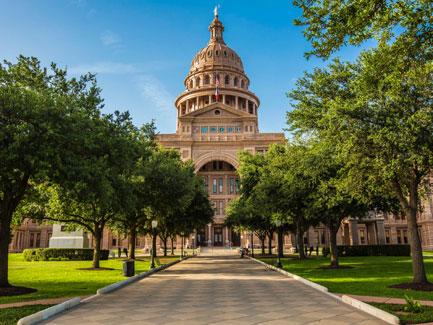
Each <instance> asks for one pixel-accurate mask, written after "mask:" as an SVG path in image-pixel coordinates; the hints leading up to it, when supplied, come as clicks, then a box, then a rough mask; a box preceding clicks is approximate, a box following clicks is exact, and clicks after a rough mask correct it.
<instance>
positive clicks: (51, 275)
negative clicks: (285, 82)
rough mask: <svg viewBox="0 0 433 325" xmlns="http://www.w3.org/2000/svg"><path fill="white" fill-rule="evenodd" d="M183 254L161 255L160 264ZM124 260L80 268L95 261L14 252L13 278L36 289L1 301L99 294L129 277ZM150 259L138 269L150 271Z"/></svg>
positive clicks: (138, 263)
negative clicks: (48, 258) (30, 256)
mask: <svg viewBox="0 0 433 325" xmlns="http://www.w3.org/2000/svg"><path fill="white" fill-rule="evenodd" d="M178 258H179V257H177V256H174V257H171V256H170V257H158V258H157V260H156V265H157V266H159V265H162V264H167V263H170V262H172V261H174V260H176V259H178ZM122 261H123V259H113V260H108V261H101V267H106V268H111V269H112V270H100V271H89V270H78V269H79V268H88V267H91V266H92V262H91V261H40V262H26V261H24V259H23V257H22V254H10V257H9V280H10V283H11V284H13V285H16V286H23V287H29V288H35V289H37V290H38V291H37V292H35V293H32V294H27V295H20V296H12V297H0V304H5V303H12V302H20V301H29V300H38V299H47V298H58V297H82V296H89V295H93V294H95V293H96V290H97V289H99V288H102V287H105V286H107V285H109V284H112V283H114V282H117V281H121V280H124V279H126V278H125V277H124V276H123V275H122ZM149 267H150V262H149V258H148V257H145V258H139V260H137V261H136V262H135V272H136V273H141V272H145V271H148V270H149Z"/></svg>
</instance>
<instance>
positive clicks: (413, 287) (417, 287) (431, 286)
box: [389, 283, 433, 291]
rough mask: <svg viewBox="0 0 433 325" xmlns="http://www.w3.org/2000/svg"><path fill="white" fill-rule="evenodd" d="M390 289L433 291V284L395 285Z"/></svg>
mask: <svg viewBox="0 0 433 325" xmlns="http://www.w3.org/2000/svg"><path fill="white" fill-rule="evenodd" d="M389 288H395V289H411V290H416V291H433V283H427V284H420V283H400V284H393V285H392V286H389Z"/></svg>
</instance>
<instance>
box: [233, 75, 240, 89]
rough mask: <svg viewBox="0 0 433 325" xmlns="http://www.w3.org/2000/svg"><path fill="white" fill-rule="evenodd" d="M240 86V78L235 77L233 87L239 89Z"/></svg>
mask: <svg viewBox="0 0 433 325" xmlns="http://www.w3.org/2000/svg"><path fill="white" fill-rule="evenodd" d="M238 85H239V79H238V77H235V79H234V80H233V86H235V87H238Z"/></svg>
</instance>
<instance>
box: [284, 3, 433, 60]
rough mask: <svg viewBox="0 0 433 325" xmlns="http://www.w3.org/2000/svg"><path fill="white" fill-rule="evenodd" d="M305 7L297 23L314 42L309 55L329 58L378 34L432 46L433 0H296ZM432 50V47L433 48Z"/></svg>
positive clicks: (388, 39)
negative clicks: (340, 50) (303, 27)
mask: <svg viewBox="0 0 433 325" xmlns="http://www.w3.org/2000/svg"><path fill="white" fill-rule="evenodd" d="M293 3H294V5H295V6H298V7H299V8H301V9H302V17H301V18H299V19H296V20H295V24H296V25H300V26H306V30H305V31H304V35H305V37H306V38H307V40H309V41H310V42H311V44H312V46H313V50H312V51H310V52H307V56H311V55H316V56H319V57H324V58H328V57H329V56H330V55H331V54H332V53H333V52H334V51H336V50H338V49H339V48H340V47H342V46H345V45H348V44H350V45H359V44H361V43H362V42H364V41H366V40H368V39H371V38H375V39H377V40H378V41H379V42H381V43H385V42H391V43H395V44H399V46H401V45H404V47H410V48H412V49H414V50H417V49H419V48H430V49H432V48H433V25H432V21H431V17H432V16H433V7H432V3H431V1H430V0H418V1H412V0H389V1H383V0H360V1H359V0H349V1H344V0H336V1H320V0H294V1H293ZM430 51H431V50H430Z"/></svg>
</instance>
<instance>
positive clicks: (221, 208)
mask: <svg viewBox="0 0 433 325" xmlns="http://www.w3.org/2000/svg"><path fill="white" fill-rule="evenodd" d="M219 203H220V204H219V205H220V214H219V215H220V216H221V215H223V214H224V201H220V202H219Z"/></svg>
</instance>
